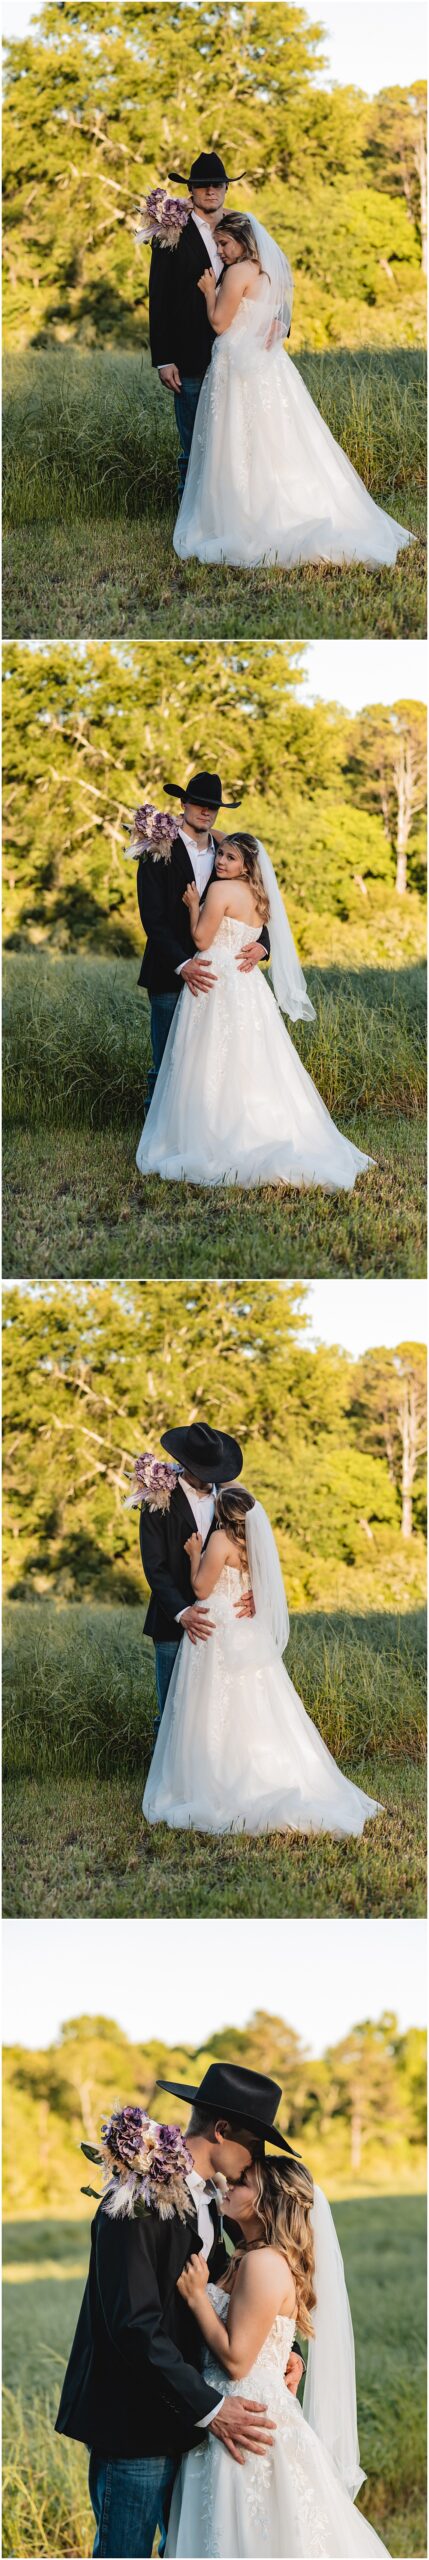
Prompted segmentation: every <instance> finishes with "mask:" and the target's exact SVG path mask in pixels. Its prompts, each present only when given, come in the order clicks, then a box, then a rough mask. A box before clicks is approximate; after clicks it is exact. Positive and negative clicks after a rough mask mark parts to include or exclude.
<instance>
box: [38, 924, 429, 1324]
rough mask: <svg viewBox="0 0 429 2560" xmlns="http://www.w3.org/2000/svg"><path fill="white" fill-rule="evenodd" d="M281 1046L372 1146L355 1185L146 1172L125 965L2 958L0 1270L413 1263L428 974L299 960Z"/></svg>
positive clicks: (143, 1045)
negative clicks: (0, 1225) (208, 1179)
mask: <svg viewBox="0 0 429 2560" xmlns="http://www.w3.org/2000/svg"><path fill="white" fill-rule="evenodd" d="M307 976H308V982H309V987H310V992H311V994H312V998H313V1002H314V1004H315V1008H316V1021H315V1023H314V1025H312V1026H309V1025H307V1024H297V1025H295V1028H294V1041H295V1044H296V1047H297V1049H299V1052H300V1055H301V1056H302V1057H303V1059H304V1062H305V1065H306V1066H307V1067H308V1069H309V1071H310V1073H311V1074H312V1075H313V1077H314V1080H315V1082H316V1084H317V1086H318V1089H319V1091H320V1092H321V1093H322V1095H323V1099H324V1101H325V1103H326V1104H327V1107H328V1109H329V1110H330V1111H331V1112H332V1113H333V1115H334V1118H335V1119H336V1120H337V1122H338V1125H339V1126H340V1127H341V1128H342V1129H344V1130H345V1131H346V1133H347V1135H349V1136H350V1137H352V1138H354V1139H355V1140H356V1143H357V1144H358V1145H359V1146H360V1147H361V1148H363V1149H364V1150H365V1151H367V1152H368V1154H370V1155H372V1156H373V1157H374V1159H375V1162H374V1166H373V1168H372V1169H371V1171H370V1172H369V1173H368V1174H367V1175H363V1176H362V1177H361V1178H360V1180H359V1182H358V1184H357V1187H356V1189H355V1191H354V1192H352V1193H350V1194H349V1195H347V1194H343V1195H341V1194H338V1195H337V1196H335V1195H334V1196H331V1195H325V1194H324V1193H323V1192H321V1191H315V1192H307V1193H304V1192H299V1191H295V1192H293V1191H291V1192H279V1191H278V1190H274V1189H273V1188H267V1189H264V1190H261V1191H260V1192H247V1193H246V1192H240V1191H239V1189H238V1188H237V1189H236V1188H235V1187H234V1188H232V1189H231V1188H228V1189H226V1188H225V1189H224V1188H223V1187H222V1188H220V1189H219V1190H218V1191H217V1192H213V1191H202V1190H200V1189H199V1188H195V1187H194V1186H192V1185H185V1184H171V1183H161V1182H160V1181H159V1180H158V1179H157V1177H156V1176H154V1177H151V1178H150V1180H148V1181H145V1182H142V1180H141V1177H140V1175H139V1174H138V1173H137V1169H136V1164H135V1151H136V1145H137V1140H138V1137H139V1133H140V1128H141V1123H142V1117H143V1096H144V1087H145V1078H146V1066H147V1057H148V1044H149V1011H148V1006H147V1002H146V999H145V998H142V997H141V995H139V993H138V991H137V986H136V978H137V969H136V967H135V965H134V963H133V962H129V961H121V960H116V961H111V960H108V959H105V960H95V959H93V958H89V959H79V960H77V959H68V958H67V959H62V958H61V959H60V958H58V959H55V960H53V959H52V958H50V957H49V956H47V955H37V957H35V956H34V955H32V954H27V953H26V954H23V953H14V954H10V955H7V957H6V963H5V999H4V1087H3V1104H4V1123H5V1140H4V1230H3V1267H4V1271H5V1273H6V1275H8V1274H10V1273H14V1274H15V1275H16V1277H18V1278H19V1277H32V1276H40V1277H42V1276H44V1277H45V1276H46V1277H49V1276H55V1275H57V1274H58V1272H61V1273H62V1275H63V1276H64V1277H68V1278H73V1277H79V1276H81V1275H86V1276H87V1277H91V1278H93V1277H97V1275H98V1274H100V1273H106V1274H110V1275H112V1276H114V1275H118V1274H119V1273H122V1274H124V1275H126V1274H127V1273H129V1272H133V1273H135V1271H138V1273H139V1275H140V1277H141V1278H144V1277H149V1276H150V1275H151V1274H152V1273H156V1272H158V1271H159V1270H160V1269H162V1271H163V1273H164V1276H165V1277H166V1278H173V1277H177V1278H181V1277H182V1278H183V1277H186V1276H187V1275H188V1273H191V1272H192V1273H193V1274H194V1275H195V1276H197V1275H198V1274H201V1273H203V1274H206V1273H207V1274H210V1275H211V1276H213V1277H215V1278H218V1277H219V1278H222V1277H225V1276H228V1275H229V1274H232V1273H233V1274H234V1275H235V1274H237V1276H246V1277H249V1278H250V1277H255V1276H265V1275H267V1277H268V1276H269V1277H272V1278H274V1277H276V1276H284V1277H287V1276H290V1277H293V1276H294V1275H300V1274H301V1272H302V1271H305V1272H306V1274H307V1276H308V1277H311V1276H312V1275H313V1274H323V1273H327V1274H332V1275H333V1274H335V1273H342V1272H344V1273H346V1274H347V1273H348V1272H351V1273H356V1272H359V1273H365V1272H367V1273H369V1272H375V1273H377V1272H378V1273H380V1272H382V1273H383V1274H386V1275H387V1276H392V1275H393V1274H395V1273H400V1272H408V1271H410V1270H411V1269H412V1271H413V1273H414V1275H416V1274H419V1272H422V1271H423V1270H424V1269H425V1124H424V1119H423V1113H424V1103H425V1082H426V1058H425V1040H426V1023H425V979H424V970H423V967H422V966H420V965H418V964H415V965H414V966H413V965H411V964H410V965H409V966H408V967H403V968H402V969H400V970H394V969H388V968H380V969H375V968H373V967H367V968H365V967H362V968H361V969H360V970H355V971H351V970H350V969H344V970H339V969H335V968H332V967H331V968H329V967H328V968H326V969H324V970H318V971H316V970H314V969H311V968H310V969H308V971H307Z"/></svg>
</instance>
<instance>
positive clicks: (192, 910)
mask: <svg viewBox="0 0 429 2560" xmlns="http://www.w3.org/2000/svg"><path fill="white" fill-rule="evenodd" d="M199 905H200V901H199V894H198V889H197V888H196V887H194V883H193V881H192V880H190V881H189V883H188V888H187V889H184V891H183V898H182V907H189V914H190V915H198V914H199Z"/></svg>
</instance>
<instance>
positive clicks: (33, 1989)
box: [3, 1920, 426, 2054]
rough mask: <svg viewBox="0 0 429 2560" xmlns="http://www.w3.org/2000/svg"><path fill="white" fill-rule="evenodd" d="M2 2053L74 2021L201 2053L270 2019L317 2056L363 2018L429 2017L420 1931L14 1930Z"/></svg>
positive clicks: (398, 1925) (171, 1926)
mask: <svg viewBox="0 0 429 2560" xmlns="http://www.w3.org/2000/svg"><path fill="white" fill-rule="evenodd" d="M3 1937H4V1971H5V1980H4V1989H3V2037H4V2042H5V2044H10V2043H14V2044H18V2043H20V2044H24V2045H27V2046H32V2047H33V2048H34V2047H36V2048H37V2047H39V2046H42V2047H43V2046H44V2045H46V2044H48V2043H52V2042H53V2041H54V2040H55V2038H56V2036H57V2034H58V2030H59V2027H60V2025H61V2023H62V2022H64V2021H65V2020H66V2019H67V2018H73V2017H80V2016H82V2015H85V2017H96V2016H98V2017H99V2016H100V2015H104V2016H107V2017H109V2018H114V2019H116V2020H117V2022H118V2024H119V2025H120V2026H121V2027H122V2028H123V2029H124V2031H125V2033H126V2034H127V2035H129V2036H130V2037H131V2039H132V2040H133V2041H136V2042H138V2043H145V2042H146V2041H147V2039H148V2038H150V2037H152V2036H160V2037H162V2038H164V2037H165V2040H166V2043H168V2044H174V2043H182V2042H183V2043H185V2044H190V2045H194V2046H198V2045H200V2044H201V2043H202V2041H203V2040H204V2037H206V2036H207V2034H208V2033H210V2031H211V2032H212V2034H213V2032H214V2030H215V2029H216V2028H218V2029H219V2028H221V2027H223V2026H225V2025H228V2024H231V2025H232V2024H233V2025H234V2026H245V2025H246V2021H247V2019H248V2018H249V2017H250V2016H251V2013H252V2011H253V2010H254V2009H259V2008H260V2009H268V2010H269V2012H270V2014H271V2016H275V2017H280V2018H283V2019H284V2020H285V2021H286V2023H287V2024H288V2026H292V2027H294V2028H295V2030H296V2032H297V2033H298V2034H299V2035H301V2037H302V2039H303V2041H304V2043H306V2044H307V2046H308V2047H309V2049H310V2051H311V2052H312V2053H315V2054H318V2053H322V2052H323V2051H324V2050H325V2048H326V2045H327V2044H329V2043H331V2042H337V2041H338V2040H339V2038H340V2037H341V2036H343V2035H346V2034H347V2033H348V2030H349V2028H350V2027H351V2026H353V2025H356V2024H357V2023H358V2021H359V2020H361V2019H363V2018H368V2017H372V2018H377V2017H380V2016H381V2013H382V2011H383V2010H385V2009H389V2010H394V2012H395V2016H396V2017H397V2018H398V2019H399V2026H400V2029H401V2031H404V2030H405V2028H406V2027H408V2026H423V2025H424V2023H425V2015H426V1980H425V1974H426V1966H425V1955H426V1944H425V1940H426V1932H425V1923H424V1921H419V1920H405V1921H404V1920H356V1921H355V1920H298V1921H294V1920H275V1921H271V1920H199V1921H198V1922H197V1923H196V1922H195V1920H119V1921H116V1920H54V1921H52V1920H31V1921H27V1920H10V1921H5V1923H4V1930H3Z"/></svg>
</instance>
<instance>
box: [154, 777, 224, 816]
mask: <svg viewBox="0 0 429 2560" xmlns="http://www.w3.org/2000/svg"><path fill="white" fill-rule="evenodd" d="M164 791H171V792H172V795H173V800H191V802H192V791H191V792H189V791H188V792H187V791H186V790H184V789H183V785H182V783H181V782H164ZM195 807H196V809H197V808H199V807H201V808H202V809H213V812H214V813H215V812H216V810H217V809H240V808H241V797H240V799H239V800H223V798H222V793H221V797H220V800H211V799H210V793H208V795H207V798H206V799H205V800H202V801H201V802H200V801H198V800H196V801H195Z"/></svg>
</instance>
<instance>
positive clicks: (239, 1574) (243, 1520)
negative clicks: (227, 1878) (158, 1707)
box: [143, 1484, 382, 1839]
mask: <svg viewBox="0 0 429 2560" xmlns="http://www.w3.org/2000/svg"><path fill="white" fill-rule="evenodd" d="M215 1522H216V1526H215V1528H214V1529H213V1530H212V1532H211V1534H210V1537H209V1539H208V1543H207V1545H206V1547H205V1548H204V1551H203V1552H202V1544H201V1538H200V1536H199V1533H198V1532H197V1531H195V1533H194V1534H193V1535H192V1537H190V1538H188V1539H187V1541H186V1553H187V1555H188V1556H189V1559H190V1567H191V1579H192V1585H193V1589H194V1591H195V1596H196V1599H197V1601H198V1600H200V1601H207V1600H208V1598H210V1618H211V1620H212V1622H213V1625H214V1633H213V1634H212V1635H211V1636H210V1639H209V1642H208V1643H207V1644H204V1645H203V1646H201V1645H194V1644H191V1643H190V1641H189V1637H188V1636H187V1635H185V1636H184V1637H183V1639H182V1643H181V1645H180V1647H179V1652H178V1654H177V1659H176V1662H175V1664H174V1668H173V1673H172V1678H171V1681H170V1686H169V1689H168V1693H167V1699H166V1704H165V1707H164V1713H163V1716H162V1721H161V1724H160V1727H159V1732H158V1736H157V1740H156V1743H155V1750H154V1754H153V1759H152V1761H151V1766H150V1769H149V1775H148V1779H147V1783H146V1787H145V1792H144V1796H143V1813H144V1815H145V1817H146V1821H147V1822H152V1823H154V1822H167V1823H169V1825H170V1828H171V1829H172V1830H184V1829H185V1828H186V1827H187V1826H189V1827H191V1828H192V1829H193V1830H194V1831H212V1832H220V1831H252V1832H257V1831H259V1832H260V1831H303V1832H314V1831H329V1832H333V1833H334V1834H336V1836H337V1838H339V1839H344V1838H346V1837H350V1836H353V1837H358V1836H359V1835H360V1834H361V1833H362V1831H363V1828H364V1823H365V1822H366V1821H367V1819H368V1816H372V1815H374V1814H376V1813H379V1812H380V1811H381V1810H382V1808H381V1806H380V1805H378V1804H377V1803H376V1802H375V1800H374V1798H373V1797H372V1796H366V1795H364V1794H363V1792H362V1789H361V1787H357V1786H353V1785H352V1783H351V1781H350V1779H349V1778H344V1777H343V1776H342V1772H341V1770H340V1769H338V1768H337V1766H336V1762H335V1760H333V1759H332V1758H331V1753H330V1751H328V1750H327V1748H326V1743H324V1742H322V1736H321V1734H320V1733H319V1732H318V1730H317V1726H316V1725H313V1724H312V1722H311V1718H310V1716H308V1715H306V1711H305V1707H303V1704H302V1699H301V1698H299V1697H298V1695H297V1691H296V1689H294V1687H293V1683H292V1681H291V1680H290V1679H289V1676H288V1672H287V1671H285V1669H284V1664H283V1660H282V1655H283V1652H284V1649H285V1646H286V1645H287V1642H288V1636H289V1617H288V1610H287V1605H286V1600H285V1594H284V1589H283V1581H282V1575H281V1570H280V1563H279V1558H278V1554H277V1548H276V1545H275V1540H274V1538H273V1533H272V1529H271V1527H270V1522H269V1520H268V1518H267V1513H266V1511H264V1510H263V1506H262V1504H261V1503H260V1502H255V1501H254V1498H253V1495H252V1494H251V1493H247V1492H246V1489H245V1486H244V1485H237V1484H235V1485H232V1486H231V1485H229V1486H227V1487H224V1489H223V1490H222V1492H221V1493H218V1494H217V1496H216V1503H215ZM250 1590H251V1591H252V1592H253V1599H254V1603H255V1616H254V1617H253V1618H238V1617H237V1613H236V1606H235V1604H236V1601H237V1598H241V1597H244V1594H245V1592H248V1591H250ZM201 1657H202V1658H201Z"/></svg>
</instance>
